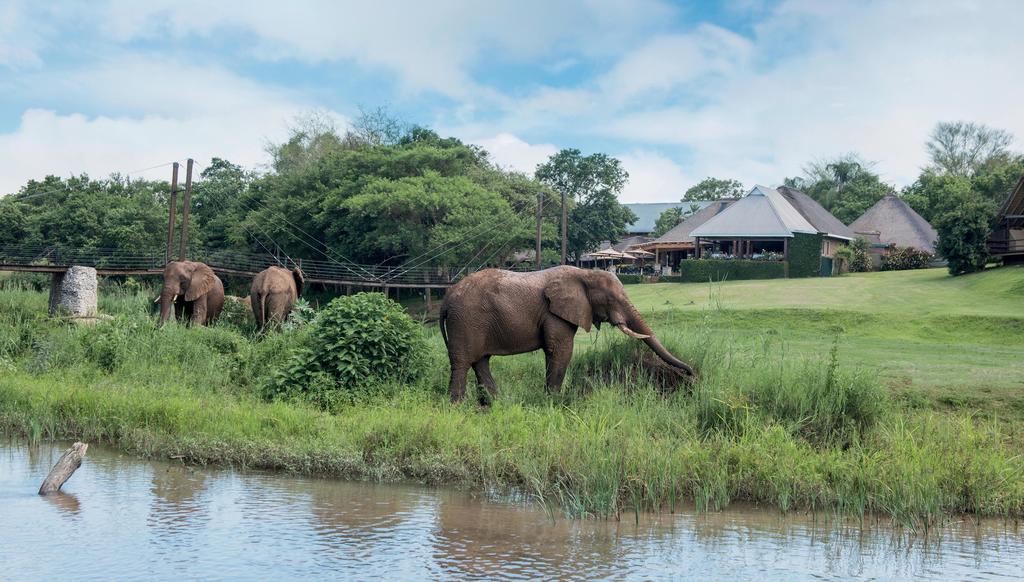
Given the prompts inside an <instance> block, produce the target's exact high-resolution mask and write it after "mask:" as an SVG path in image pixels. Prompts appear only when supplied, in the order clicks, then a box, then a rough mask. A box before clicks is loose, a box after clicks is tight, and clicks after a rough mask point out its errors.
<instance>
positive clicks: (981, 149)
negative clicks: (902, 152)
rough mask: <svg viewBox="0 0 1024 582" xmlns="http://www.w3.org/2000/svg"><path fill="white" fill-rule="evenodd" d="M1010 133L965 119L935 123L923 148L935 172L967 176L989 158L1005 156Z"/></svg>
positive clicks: (1011, 139)
mask: <svg viewBox="0 0 1024 582" xmlns="http://www.w3.org/2000/svg"><path fill="white" fill-rule="evenodd" d="M1012 142H1013V136H1012V135H1010V134H1009V133H1008V132H1006V131H1003V130H1001V129H994V128H991V127H989V126H987V125H983V124H980V123H969V122H965V121H953V122H941V123H938V124H936V125H935V129H934V130H932V135H931V137H930V138H929V140H928V142H927V143H926V144H925V147H926V148H927V150H928V156H929V157H930V158H931V160H932V170H933V171H934V172H935V173H938V174H951V175H953V176H963V177H970V176H973V175H974V174H975V172H977V171H978V169H979V168H981V167H982V166H984V165H985V164H986V163H988V162H989V161H990V160H992V159H993V158H996V157H999V156H1005V155H1006V154H1007V147H1009V145H1010V144H1011V143H1012Z"/></svg>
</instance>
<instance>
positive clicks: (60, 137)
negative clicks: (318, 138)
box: [0, 58, 345, 193]
mask: <svg viewBox="0 0 1024 582" xmlns="http://www.w3.org/2000/svg"><path fill="white" fill-rule="evenodd" d="M166 70H175V71H177V72H178V74H179V75H181V76H180V79H181V81H180V82H176V81H175V80H174V79H170V80H169V79H167V78H166V75H165V73H164V71H166ZM48 75H50V74H47V75H42V76H40V77H39V79H40V80H41V81H43V86H47V87H54V88H57V89H58V90H61V91H64V92H65V93H66V95H67V97H68V98H69V99H70V100H71V101H72V102H76V103H83V104H89V105H90V106H91V107H93V108H98V109H101V110H105V111H112V113H110V114H107V115H83V114H79V113H72V114H64V113H57V112H55V111H53V110H48V109H42V108H33V109H29V110H27V111H25V112H23V113H22V115H21V117H20V122H19V125H18V127H17V128H16V129H15V130H13V131H11V132H9V133H3V134H0V159H3V160H4V161H5V170H4V172H2V173H0V193H10V192H15V191H17V189H18V188H20V187H21V186H23V185H24V184H25V183H26V182H27V181H28V180H30V179H41V178H42V177H44V176H46V175H47V174H56V175H59V176H64V177H67V176H69V175H73V174H80V173H88V174H89V175H91V176H93V177H105V176H107V175H109V174H111V173H113V172H125V171H127V170H131V169H135V168H143V167H148V166H153V165H156V164H160V163H163V162H169V161H174V160H178V161H184V160H185V158H187V157H190V156H191V157H193V158H195V159H196V161H197V163H198V164H199V165H200V166H203V165H205V164H206V163H208V162H209V159H210V158H211V157H214V156H216V157H221V158H226V159H229V160H231V161H232V162H235V163H239V164H242V165H245V166H250V167H252V166H257V165H260V164H262V163H265V162H266V161H267V156H266V154H265V152H264V150H263V148H264V145H265V144H266V143H267V141H268V140H269V141H280V140H282V139H283V138H284V137H285V136H286V133H287V128H288V125H289V124H290V123H291V122H292V121H293V120H294V119H295V118H296V117H297V116H298V115H300V114H302V113H304V112H307V111H309V110H310V109H311V106H310V104H308V103H306V102H303V101H302V100H300V99H298V98H297V97H296V96H294V95H291V94H289V93H286V92H281V91H277V90H272V89H267V88H262V87H260V86H258V85H256V84H253V83H251V82H249V81H246V80H244V79H241V78H239V77H237V76H234V75H232V74H230V73H228V72H226V71H224V70H221V69H218V68H203V67H194V66H191V67H190V66H188V65H185V64H182V63H176V62H169V61H167V60H159V61H147V60H146V59H142V58H130V59H125V60H122V61H117V62H112V63H109V64H105V65H100V66H98V67H96V68H94V69H88V70H80V71H77V72H76V73H74V74H71V75H67V76H66V77H65V76H64V75H59V74H53V75H52V76H48ZM186 81H194V82H196V83H198V84H197V85H192V84H191V83H190V82H186ZM168 86H172V87H173V86H177V87H181V88H187V87H192V86H194V87H197V88H201V90H198V89H197V90H195V91H189V90H175V91H168V90H166V88H167V87H168ZM327 113H328V114H329V115H331V116H332V117H334V118H335V120H337V121H338V122H339V125H342V126H343V125H344V123H345V120H344V118H342V117H341V116H339V115H337V114H335V113H332V112H327ZM160 171H162V172H165V173H166V172H167V170H166V169H165V170H158V171H157V172H160ZM147 177H160V176H159V175H153V174H147Z"/></svg>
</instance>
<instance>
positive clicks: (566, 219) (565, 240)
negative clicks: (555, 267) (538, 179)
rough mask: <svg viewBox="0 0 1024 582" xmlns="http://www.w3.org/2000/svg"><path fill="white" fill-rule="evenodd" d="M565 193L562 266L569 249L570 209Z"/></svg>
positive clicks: (563, 202) (563, 199) (563, 196)
mask: <svg viewBox="0 0 1024 582" xmlns="http://www.w3.org/2000/svg"><path fill="white" fill-rule="evenodd" d="M566 204H567V203H566V199H565V192H562V264H563V265H564V264H566V262H565V257H566V256H567V254H568V253H567V251H568V249H569V207H568V206H567V205H566Z"/></svg>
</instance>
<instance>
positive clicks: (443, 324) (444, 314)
mask: <svg viewBox="0 0 1024 582" xmlns="http://www.w3.org/2000/svg"><path fill="white" fill-rule="evenodd" d="M447 324H448V305H447V303H443V304H441V314H440V318H439V319H438V320H437V326H438V327H439V328H441V339H443V340H444V346H445V347H448V325H447Z"/></svg>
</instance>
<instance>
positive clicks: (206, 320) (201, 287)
mask: <svg viewBox="0 0 1024 582" xmlns="http://www.w3.org/2000/svg"><path fill="white" fill-rule="evenodd" d="M172 308H173V309H174V316H175V318H177V319H185V320H187V321H189V322H190V323H193V324H197V325H209V324H211V323H213V322H214V321H215V320H216V319H217V317H218V316H219V315H220V312H221V310H223V309H224V283H223V282H222V281H221V280H220V277H218V276H217V275H215V274H214V273H213V269H211V268H210V267H209V265H206V264H203V263H196V262H193V261H171V262H170V263H167V266H165V267H164V287H163V290H162V291H161V292H160V325H163V324H164V323H166V322H167V318H168V317H170V315H171V309H172Z"/></svg>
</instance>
